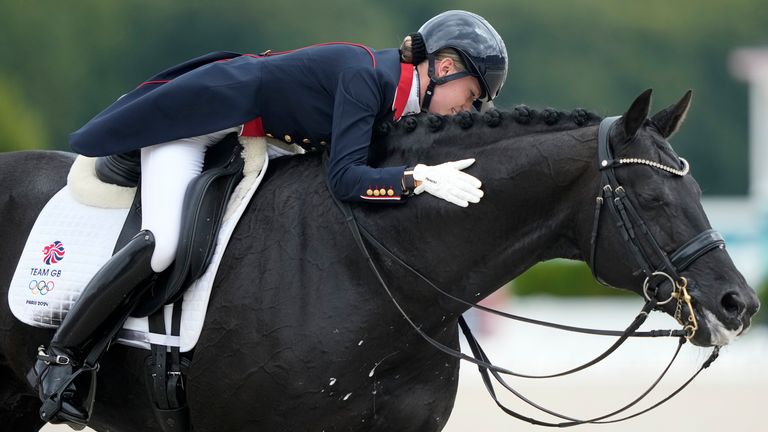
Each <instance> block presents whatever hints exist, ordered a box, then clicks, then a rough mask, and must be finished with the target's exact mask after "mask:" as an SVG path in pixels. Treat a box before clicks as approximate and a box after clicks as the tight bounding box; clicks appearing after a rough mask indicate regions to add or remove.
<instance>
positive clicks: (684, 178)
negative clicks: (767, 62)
mask: <svg viewBox="0 0 768 432" xmlns="http://www.w3.org/2000/svg"><path fill="white" fill-rule="evenodd" d="M650 96H651V91H650V90H648V91H646V92H644V93H643V94H641V95H640V96H639V97H638V98H637V99H636V100H635V101H634V102H633V103H632V105H631V106H630V108H629V109H628V110H627V112H626V113H625V114H624V116H622V117H621V118H620V119H619V120H618V121H617V122H616V123H615V125H614V127H613V128H612V129H611V130H610V133H609V143H610V144H609V146H610V148H611V150H612V152H613V155H612V156H613V161H610V162H608V164H607V165H612V166H613V167H612V168H610V167H608V168H606V167H603V169H602V170H601V171H602V173H603V174H602V176H603V179H602V180H601V184H600V185H601V193H602V194H603V199H604V200H605V201H606V204H605V205H603V209H604V211H601V214H600V217H599V219H600V224H599V228H598V236H597V241H596V243H595V244H596V246H595V249H594V251H595V257H594V259H593V260H592V262H591V263H590V264H591V266H592V267H593V270H594V271H595V272H596V274H597V275H598V276H599V277H601V278H602V279H603V280H605V281H606V282H607V283H609V284H611V285H614V286H618V287H625V288H630V289H632V290H633V291H636V292H638V293H639V294H640V295H643V296H646V295H647V294H648V293H650V295H653V290H654V288H653V286H654V285H655V284H658V290H657V292H656V293H655V296H656V298H657V300H658V301H659V302H663V301H664V300H666V299H669V298H670V296H671V295H672V293H673V291H677V292H679V294H680V296H681V297H682V296H684V294H685V293H684V292H683V291H685V290H682V287H683V286H685V288H687V291H688V293H690V296H691V298H692V299H691V301H690V303H686V302H685V301H678V299H676V298H673V299H672V300H671V301H669V302H668V303H666V304H664V305H663V306H662V307H663V309H664V310H665V311H666V312H667V313H669V314H670V315H672V316H675V317H676V318H678V319H679V320H680V321H681V322H682V323H683V324H684V325H694V320H693V319H691V318H689V313H690V312H689V306H688V305H692V307H693V312H694V314H695V316H694V318H695V321H696V325H697V326H698V329H697V330H696V332H695V335H694V337H693V338H692V339H691V341H692V342H693V343H695V344H697V345H702V346H710V345H725V344H727V343H729V342H730V341H731V340H732V339H733V338H735V337H736V336H738V335H740V334H742V333H744V332H745V331H746V330H747V329H748V328H749V325H750V322H751V318H752V316H753V315H754V314H755V312H757V309H758V307H759V302H758V300H757V297H756V295H755V292H754V290H753V289H752V288H751V287H750V286H749V285H748V284H747V283H746V281H745V280H744V277H743V276H742V275H741V273H739V271H738V270H737V269H736V267H735V266H734V264H733V262H732V261H731V258H730V256H729V255H728V252H727V251H726V250H725V248H724V247H711V246H716V244H715V242H712V240H713V238H714V239H716V238H717V234H713V235H711V236H709V237H710V238H709V239H708V240H710V242H709V246H710V247H707V248H705V249H701V250H699V251H698V252H701V254H696V253H695V252H691V253H692V255H691V256H690V257H689V258H691V259H692V260H688V261H689V263H690V264H689V265H687V266H678V268H676V267H675V266H674V265H672V266H670V264H669V263H670V261H671V259H670V257H672V256H674V255H675V252H676V251H679V250H681V249H682V248H683V247H684V246H685V245H686V244H687V243H689V242H690V241H691V240H692V239H694V238H696V237H697V236H699V235H700V234H701V233H703V232H705V231H707V230H710V229H711V227H710V224H709V221H708V220H707V216H706V214H705V213H704V210H703V208H702V206H701V202H700V200H701V189H700V188H699V185H698V184H697V183H696V181H695V180H694V179H693V177H692V176H691V175H690V174H688V173H687V168H688V167H687V162H685V161H684V160H682V159H680V158H679V157H678V156H677V155H676V154H675V152H674V151H673V150H672V147H671V146H670V144H669V142H667V138H669V137H670V136H671V135H672V134H674V133H675V131H676V130H677V129H678V128H679V127H680V124H681V123H682V122H683V119H684V118H685V114H686V112H687V110H688V107H689V104H690V101H691V93H690V91H689V92H688V93H686V94H685V96H683V98H682V99H681V100H680V101H679V102H677V103H676V104H673V105H671V106H670V107H668V108H666V109H664V110H662V111H660V112H658V113H657V114H655V115H653V116H652V117H650V118H648V114H649V107H650ZM607 170H611V171H612V173H613V175H615V181H616V184H614V185H612V187H613V190H610V189H611V188H609V190H608V191H607V192H608V195H606V190H605V184H606V183H607V182H606V181H605V180H606V177H605V176H606V174H605V172H606V171H607ZM617 185H621V190H618V189H617ZM619 195H624V198H623V202H624V203H625V204H626V203H627V202H628V203H629V204H627V205H622V204H621V203H619V202H618V201H616V200H617V199H618V200H619V201H622V199H619V198H618V197H619ZM609 200H612V201H614V202H613V203H611V202H608V201H609ZM613 204H619V205H618V206H614V207H613V208H611V209H610V210H609V209H607V208H605V207H609V206H610V205H613ZM633 208H634V210H636V211H634V210H633ZM635 213H636V214H635ZM622 223H623V224H624V226H626V225H627V224H631V225H632V229H631V230H629V231H628V230H626V229H625V228H624V227H622V226H621V225H620V224H622ZM643 223H645V226H646V227H647V229H648V231H649V232H650V234H651V236H646V235H644V234H643V230H644V228H645V227H644V226H643ZM625 233H627V234H629V235H628V236H627V235H625ZM632 235H634V236H635V237H634V238H635V239H636V243H635V244H634V245H633V242H632ZM627 237H628V238H629V239H627ZM705 240H707V239H702V241H701V242H700V243H702V244H703V243H706V241H705ZM654 243H657V244H658V247H656V245H654ZM635 247H636V248H637V250H633V249H634V248H635ZM695 249H696V247H695V245H694V247H693V248H689V251H694V250H695ZM661 252H663V253H661ZM643 260H645V261H646V262H647V264H648V265H644V264H643V263H642V262H643ZM644 267H645V269H644ZM680 267H684V268H680ZM649 269H650V272H658V273H659V274H657V275H656V276H655V277H653V278H651V279H650V280H649V283H648V284H647V285H646V288H647V291H648V293H646V292H644V291H646V290H644V288H643V287H644V282H645V281H646V277H647V276H648V274H649ZM660 273H665V274H660ZM667 275H671V276H672V277H667ZM673 282H674V283H675V284H676V285H678V287H677V288H675V287H674V286H673Z"/></svg>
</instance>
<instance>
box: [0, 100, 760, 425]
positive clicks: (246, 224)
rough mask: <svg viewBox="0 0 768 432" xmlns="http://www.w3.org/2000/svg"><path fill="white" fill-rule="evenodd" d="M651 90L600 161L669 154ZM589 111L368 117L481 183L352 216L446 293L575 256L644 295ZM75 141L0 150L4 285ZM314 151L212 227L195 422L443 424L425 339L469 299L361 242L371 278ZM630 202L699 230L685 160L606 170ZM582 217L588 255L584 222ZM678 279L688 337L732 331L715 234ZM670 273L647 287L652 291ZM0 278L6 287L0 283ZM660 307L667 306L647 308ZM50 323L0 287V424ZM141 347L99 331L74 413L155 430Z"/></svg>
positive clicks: (11, 415) (404, 152) (741, 320)
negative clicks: (25, 320)
mask: <svg viewBox="0 0 768 432" xmlns="http://www.w3.org/2000/svg"><path fill="white" fill-rule="evenodd" d="M650 96H651V92H650V91H646V92H644V93H643V94H641V95H640V96H638V98H637V99H635V100H634V101H633V102H632V104H631V105H630V107H629V109H628V110H627V111H626V112H625V113H624V115H623V116H622V118H621V119H620V120H619V121H618V123H617V127H615V128H613V129H612V131H611V134H610V141H611V145H612V148H613V151H614V153H615V154H616V156H617V157H629V158H643V159H645V160H649V161H655V162H657V163H658V164H662V165H665V166H672V167H675V166H678V164H679V158H678V156H677V155H676V154H675V153H674V151H673V149H672V147H671V146H670V144H669V143H668V141H667V138H668V137H669V136H671V135H672V134H673V133H674V132H675V131H676V130H677V129H678V128H679V127H680V125H681V123H682V121H683V118H684V116H685V113H686V112H687V110H688V107H689V104H690V92H689V93H687V94H686V95H685V96H683V98H682V99H680V101H679V102H677V103H675V104H672V105H670V106H669V107H667V108H665V109H663V110H661V111H659V112H658V113H656V114H654V115H653V116H651V117H649V114H650ZM600 120H601V118H600V117H599V116H597V115H596V114H594V113H591V112H588V111H585V110H583V109H577V110H574V111H572V112H565V111H557V110H554V109H545V110H542V111H536V110H533V109H529V108H526V107H524V106H519V107H516V108H515V109H513V110H510V111H500V110H490V111H487V112H485V113H483V114H480V113H460V114H457V115H454V116H437V115H432V114H421V115H417V116H411V117H406V118H404V119H401V120H400V121H399V122H397V123H384V124H382V125H381V126H380V127H378V128H377V130H376V131H375V133H374V135H375V139H374V142H373V144H372V148H371V154H370V159H371V160H372V161H374V163H375V164H377V165H379V166H399V165H405V166H414V165H415V164H417V163H424V164H430V165H434V164H438V163H441V162H445V161H449V160H459V159H465V158H468V157H473V158H475V159H476V163H475V164H474V165H473V166H471V167H470V168H469V169H468V172H469V173H470V174H472V175H474V176H476V177H478V178H479V179H481V180H482V182H483V186H482V187H483V189H484V191H485V196H484V198H483V199H482V200H481V201H480V203H478V204H473V205H470V206H469V207H468V208H460V207H457V206H454V205H452V204H449V203H446V202H444V201H442V200H439V199H435V198H433V197H430V196H426V194H425V195H423V196H417V197H413V198H410V199H408V200H407V202H404V203H402V204H401V205H393V206H377V205H373V204H371V205H350V208H351V212H352V214H353V215H354V217H355V219H356V220H357V222H358V223H359V225H360V226H361V227H364V228H365V229H366V230H367V231H368V232H370V233H371V235H372V236H374V237H375V238H376V239H378V240H379V241H380V242H381V243H382V244H384V245H386V247H387V248H388V249H389V250H391V251H392V253H393V254H394V255H395V256H397V257H399V259H401V260H402V261H403V262H405V263H407V264H408V265H410V266H411V267H413V268H414V269H415V270H417V271H418V272H420V273H421V274H423V275H425V276H426V277H428V278H429V279H430V280H432V281H433V282H434V283H435V284H436V285H437V286H439V287H442V289H444V290H446V291H447V292H449V293H450V294H451V295H453V296H455V297H458V298H461V299H464V300H466V301H467V302H470V303H474V302H477V301H480V300H481V299H483V298H484V297H486V296H488V295H489V294H491V293H492V292H493V291H495V290H496V289H498V287H501V286H503V285H504V284H505V283H507V282H508V281H510V280H512V279H514V278H515V277H516V276H518V275H519V274H521V273H522V272H523V271H525V270H526V269H528V268H529V267H531V266H533V265H534V264H536V263H538V262H540V261H544V260H549V259H554V258H565V259H571V260H581V261H587V263H588V264H589V265H590V266H592V267H593V270H595V272H596V274H597V275H598V276H599V277H600V278H601V279H602V280H603V281H605V282H606V283H607V284H609V285H611V286H613V287H617V288H619V289H625V290H631V291H633V292H636V293H638V294H640V295H644V292H643V289H642V286H643V275H642V274H639V272H636V271H635V270H637V263H636V262H635V261H634V258H633V256H632V255H631V254H630V253H629V252H628V251H627V248H626V244H625V241H624V240H623V239H622V238H621V235H620V233H619V231H618V228H617V226H616V224H615V222H614V221H613V220H612V219H610V217H611V216H610V215H609V214H608V213H607V212H602V213H601V214H600V215H599V216H598V219H599V220H598V221H594V220H593V219H594V218H595V211H594V210H595V198H596V195H597V194H599V192H600V188H601V183H600V178H601V173H600V170H599V167H598V162H597V142H598V140H597V134H598V124H599V123H600ZM73 160H74V155H72V154H68V153H64V152H51V151H32V152H17V153H6V154H1V155H0V183H1V184H3V188H2V189H0V215H2V223H1V224H0V244H2V245H3V248H2V259H0V287H3V288H2V289H3V290H6V289H7V288H6V287H7V286H8V285H9V283H10V278H11V276H12V274H13V272H14V269H15V266H16V263H17V259H18V257H19V255H20V253H21V251H22V249H23V246H24V243H25V239H26V236H27V233H28V232H29V231H30V229H31V227H32V224H33V223H34V221H35V218H36V216H37V214H38V213H39V211H40V210H41V209H42V207H43V206H44V205H45V203H46V201H47V200H48V199H49V198H50V197H51V196H52V195H53V194H54V193H55V192H56V191H58V190H59V189H60V188H61V187H62V186H63V185H64V184H65V182H66V176H67V171H68V169H69V167H70V165H71V164H72V162H73ZM324 172H325V171H324V165H323V158H322V157H321V156H319V155H317V154H307V155H299V156H293V157H290V158H281V159H277V160H273V161H272V162H271V163H270V169H269V170H268V173H267V174H266V175H265V177H264V180H263V182H262V185H261V186H260V188H259V190H258V191H257V193H256V195H255V196H254V198H253V199H252V201H251V203H250V204H249V206H248V208H247V210H246V213H245V214H244V216H243V218H242V219H241V220H240V222H239V224H238V226H237V227H236V230H235V232H234V234H233V237H232V240H231V241H230V244H229V247H228V250H227V251H226V253H225V255H224V257H223V261H222V263H221V266H220V269H219V272H218V274H217V276H216V280H215V283H214V288H213V292H212V295H211V299H210V303H209V307H208V312H207V317H206V319H205V325H204V329H203V332H202V334H201V336H200V339H199V342H198V344H197V346H196V348H195V349H194V352H193V360H192V364H191V367H190V369H189V373H188V376H187V379H186V390H187V398H188V403H189V406H190V410H191V422H192V425H193V427H194V429H195V430H197V431H219V430H227V431H244V430H269V431H301V430H314V431H327V432H330V431H348V430H368V431H384V430H386V431H390V430H400V431H420V432H424V431H440V430H442V429H443V427H444V426H445V424H446V422H447V421H448V419H449V417H450V414H451V410H452V407H453V403H454V399H455V396H456V391H457V384H458V371H459V361H458V360H457V359H456V358H453V357H450V356H447V355H446V354H444V353H443V352H441V351H439V350H437V349H435V348H434V347H433V346H431V345H430V344H428V343H426V342H425V341H424V340H423V339H422V338H421V336H420V335H419V334H417V332H416V331H415V330H414V329H413V328H412V327H411V326H410V324H408V322H407V320H405V319H404V318H403V315H401V313H400V312H399V311H398V310H397V308H396V307H395V305H394V304H393V302H392V300H393V299H394V300H396V302H397V303H398V304H399V305H400V306H402V308H403V313H404V314H405V315H406V316H408V317H409V318H410V319H411V320H413V321H414V323H415V324H416V325H417V326H418V327H419V328H420V329H421V330H422V331H423V332H424V333H425V334H427V335H429V337H431V338H432V339H434V340H436V341H437V342H439V343H441V344H444V345H446V346H448V347H451V348H458V346H459V336H458V329H457V328H458V327H457V323H458V320H459V318H460V316H461V314H462V313H463V312H465V311H466V310H467V308H468V306H467V305H466V304H462V303H459V302H456V301H455V300H452V299H450V298H448V297H445V296H443V295H440V294H439V293H438V292H436V291H435V290H433V289H430V288H429V287H427V286H425V285H424V283H423V281H421V280H419V279H418V277H417V276H415V275H414V274H413V273H411V272H409V271H406V270H405V269H404V268H403V267H402V266H400V265H399V264H398V263H397V262H396V261H395V260H393V259H392V258H391V257H390V256H388V255H385V254H384V253H382V252H380V251H377V250H376V249H372V250H371V252H370V253H371V257H372V259H373V260H374V261H375V262H376V264H377V266H378V268H379V270H380V272H381V276H382V278H383V279H385V280H386V283H387V285H388V286H389V289H390V290H391V293H392V298H390V296H389V295H388V294H387V293H386V292H385V290H383V289H382V286H381V285H380V284H379V281H378V280H377V279H376V276H375V275H374V274H373V272H372V270H371V268H370V266H369V263H368V261H367V260H366V258H365V257H364V254H363V253H362V252H361V251H360V249H359V248H358V246H357V243H356V241H355V239H354V238H353V235H352V234H351V232H350V230H349V227H348V225H347V223H346V219H345V217H344V215H343V213H342V212H341V211H340V210H339V208H337V206H336V203H335V202H334V200H333V199H332V198H331V195H330V192H329V189H328V188H327V187H326V184H325V174H324ZM616 176H617V177H618V179H619V180H620V182H621V184H622V185H623V187H624V188H625V189H626V191H628V195H629V198H630V200H631V201H632V202H633V204H634V205H635V207H636V208H637V209H638V213H639V214H640V216H641V217H642V218H643V220H645V221H647V225H648V229H649V230H650V232H651V233H652V234H653V235H654V237H655V238H656V239H657V240H658V242H659V246H660V247H661V249H663V250H664V251H665V252H666V253H671V252H672V251H674V250H676V249H677V248H679V247H680V246H681V245H683V244H685V243H686V242H688V241H689V240H690V239H691V238H693V237H694V236H696V235H697V234H698V233H700V232H702V231H705V230H707V229H709V228H710V224H709V221H708V220H707V217H706V215H705V213H704V211H703V209H702V206H701V204H700V196H701V190H700V188H699V186H698V185H697V183H696V181H695V180H694V179H693V177H692V176H691V175H684V176H678V175H672V174H670V173H668V172H665V171H663V170H659V169H657V168H655V167H653V166H649V165H643V164H633V165H627V166H625V167H621V168H620V169H617V170H616ZM596 222H600V224H599V229H598V232H597V233H596V234H598V236H597V243H596V247H595V253H594V256H592V254H591V253H590V251H591V243H592V242H593V240H592V231H593V226H595V225H594V223H596ZM682 275H684V276H685V277H686V278H687V279H688V280H689V281H690V284H689V292H690V294H691V296H692V305H693V307H692V309H693V310H692V311H691V312H693V313H694V314H695V316H696V318H697V321H698V330H697V331H696V332H695V334H693V335H692V338H691V341H692V342H693V343H694V344H695V345H699V346H713V345H724V344H727V343H729V342H730V341H731V340H732V339H733V338H734V337H736V336H737V335H739V334H742V333H743V332H744V331H746V330H747V328H748V327H749V325H750V320H751V317H752V315H754V314H755V312H756V311H757V309H758V307H759V303H758V300H757V298H756V296H755V293H754V291H753V289H752V288H751V287H749V285H748V284H747V283H746V282H745V280H744V278H743V277H742V275H741V274H740V273H739V271H738V270H737V269H736V267H735V265H734V263H733V262H732V260H731V259H730V257H729V255H728V253H727V251H726V250H725V249H723V248H715V249H714V250H711V251H709V252H707V253H706V254H704V255H702V256H700V257H699V258H698V259H697V260H696V261H695V262H693V264H692V265H691V266H690V267H688V268H687V269H686V270H685V271H683V272H682ZM673 289H674V287H673V286H672V284H671V283H663V284H661V285H659V295H660V296H664V295H665V296H669V295H670V293H671V292H672V290H673ZM2 292H3V294H6V292H5V291H2ZM661 308H662V309H663V310H664V311H665V312H666V313H669V314H670V315H672V314H674V313H675V311H674V309H675V307H674V305H673V302H672V303H668V304H667V305H664V306H661ZM51 336H52V331H51V330H47V329H40V328H32V327H29V326H26V325H23V324H21V323H20V322H18V321H17V320H16V319H15V318H14V317H13V316H11V313H10V310H9V307H8V304H7V302H0V383H2V384H0V424H2V425H4V427H9V428H10V430H14V431H36V430H38V429H39V428H40V427H41V426H42V424H43V422H42V421H41V420H40V418H39V416H38V409H39V408H40V402H39V400H38V399H37V397H36V395H35V393H34V392H33V390H32V389H31V388H30V387H29V386H28V385H27V384H26V381H25V379H24V376H25V374H26V372H27V371H28V370H29V369H30V367H31V366H32V363H33V360H34V358H35V353H36V348H37V346H38V345H41V344H47V343H48V341H49V340H50V338H51ZM147 354H148V352H146V351H143V350H139V349H136V348H130V347H126V346H122V345H113V346H111V347H110V349H109V350H108V351H107V353H106V354H105V355H104V357H103V358H102V359H101V362H100V364H101V370H100V373H99V375H98V390H97V396H96V402H95V406H94V412H93V416H92V419H91V422H90V424H89V426H90V427H91V428H93V429H95V430H97V431H107V430H109V431H118V432H119V431H126V432H127V431H135V430H144V431H159V430H161V428H160V426H159V425H158V424H157V423H156V421H155V418H154V416H153V413H152V411H151V408H150V405H149V402H148V400H147V396H145V388H144V384H143V376H142V373H143V372H142V370H143V369H142V367H143V363H144V360H145V357H146V356H147Z"/></svg>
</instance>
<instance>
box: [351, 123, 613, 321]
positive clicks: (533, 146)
mask: <svg viewBox="0 0 768 432" xmlns="http://www.w3.org/2000/svg"><path fill="white" fill-rule="evenodd" d="M595 135H596V128H595V127H586V128H581V129H576V130H572V131H560V132H553V133H537V134H533V135H527V136H522V137H515V138H510V139H507V140H502V141H499V142H496V143H493V144H490V145H487V146H484V147H482V148H479V149H477V150H476V156H475V157H476V159H477V162H476V165H477V166H476V167H473V168H471V169H470V172H471V173H472V174H474V175H477V176H478V177H479V178H480V179H481V180H482V181H483V189H484V191H485V196H484V197H483V199H482V200H481V202H480V203H479V204H470V206H469V207H468V208H467V209H460V208H457V207H453V206H451V205H449V204H446V203H444V202H442V201H441V200H437V199H434V198H432V197H424V196H419V197H415V198H413V201H414V202H410V203H407V204H406V205H405V206H404V207H405V208H404V209H403V210H402V211H398V212H392V213H387V212H376V214H375V215H366V216H368V217H375V218H377V219H378V222H377V221H372V220H369V221H368V222H367V223H369V224H370V223H372V224H374V225H375V226H376V228H377V229H376V231H377V234H378V235H379V236H380V238H382V239H383V241H384V243H387V244H389V245H391V246H392V247H393V248H394V249H396V251H398V252H399V253H400V255H401V256H402V257H403V258H404V260H405V261H406V262H408V263H410V264H412V265H413V266H414V267H415V268H417V269H419V270H420V271H423V273H424V274H425V275H427V276H428V277H429V278H430V279H432V280H434V281H435V282H436V283H437V284H438V285H439V286H441V287H442V288H443V289H444V290H447V291H450V292H452V293H453V294H454V295H457V296H459V297H462V298H464V299H467V300H470V301H478V300H480V299H482V298H483V297H485V296H487V295H489V294H490V293H491V292H493V291H495V290H496V289H497V288H499V287H500V286H502V285H503V284H504V283H506V282H508V281H510V280H512V279H514V278H515V277H516V276H517V275H519V274H520V273H522V272H523V271H525V270H526V269H528V268H529V267H531V266H532V265H534V264H536V263H537V262H539V261H543V260H547V259H552V258H570V259H579V260H583V259H584V258H585V255H586V252H585V251H586V250H588V249H587V248H588V242H589V239H588V237H589V231H590V228H591V224H592V217H593V205H594V204H593V203H594V198H593V195H594V193H595V188H596V184H597V183H596V182H597V175H598V174H597V170H596V169H595V164H596V162H595V160H596V155H595V152H596V142H595ZM448 160H452V159H448ZM425 195H426V194H425ZM384 222H386V223H384ZM393 227H394V228H393ZM397 271H398V270H393V272H397ZM400 271H401V270H400ZM408 290H409V291H416V292H419V293H424V292H432V294H425V300H428V299H429V298H430V295H434V292H433V291H431V290H430V289H429V288H428V287H426V286H424V287H421V288H418V289H416V288H415V287H410V288H408ZM408 295H414V294H413V293H408ZM437 297H438V298H439V296H437ZM433 299H434V298H433ZM447 305H448V304H447V303H446V306H447ZM449 307H451V309H452V310H455V311H456V312H462V311H463V310H464V309H466V307H464V306H461V305H458V304H456V303H452V305H451V306H449Z"/></svg>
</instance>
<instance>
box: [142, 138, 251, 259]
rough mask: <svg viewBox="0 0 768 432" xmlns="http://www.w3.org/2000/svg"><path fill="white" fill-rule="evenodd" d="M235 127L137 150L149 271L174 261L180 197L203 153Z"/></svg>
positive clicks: (197, 171) (200, 166) (198, 170)
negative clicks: (150, 239)
mask: <svg viewBox="0 0 768 432" xmlns="http://www.w3.org/2000/svg"><path fill="white" fill-rule="evenodd" d="M239 130H240V128H239V127H233V128H230V129H225V130H222V131H219V132H214V133H210V134H208V135H202V136H199V137H192V138H184V139H180V140H175V141H169V142H165V143H162V144H157V145H153V146H150V147H145V148H143V149H141V202H142V221H141V229H147V230H150V231H152V234H154V236H155V251H154V252H153V253H152V261H151V265H152V270H154V271H155V272H161V271H163V270H165V269H166V268H168V266H170V265H171V263H172V262H173V260H174V259H175V258H176V249H177V247H178V244H179V235H180V232H181V212H182V210H183V209H182V205H183V203H184V193H185V192H186V190H187V186H188V185H189V183H190V182H191V181H192V180H193V179H194V178H195V177H197V176H198V175H199V174H200V173H201V172H202V170H203V161H204V160H205V151H206V150H207V149H208V146H210V145H212V144H215V143H216V142H218V141H220V140H221V139H222V138H223V137H224V136H226V135H227V134H229V133H231V132H237V131H239Z"/></svg>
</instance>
